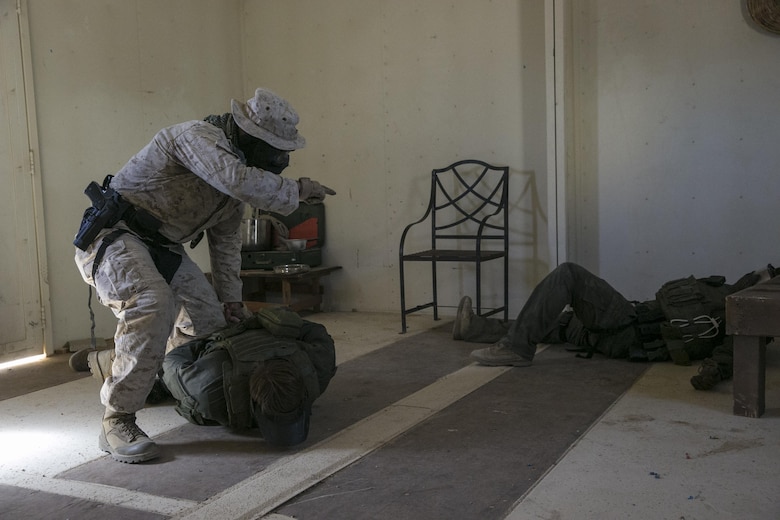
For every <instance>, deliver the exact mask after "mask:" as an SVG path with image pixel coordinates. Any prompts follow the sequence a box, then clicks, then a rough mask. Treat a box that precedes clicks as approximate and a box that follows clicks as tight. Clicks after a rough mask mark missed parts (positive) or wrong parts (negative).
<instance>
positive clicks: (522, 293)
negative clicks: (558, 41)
mask: <svg viewBox="0 0 780 520" xmlns="http://www.w3.org/2000/svg"><path fill="white" fill-rule="evenodd" d="M28 4H29V23H30V31H31V38H32V61H33V70H34V82H35V83H34V85H35V95H36V98H37V114H38V129H39V134H40V149H41V176H42V183H43V192H44V205H45V208H44V210H45V217H46V236H47V254H48V265H49V273H48V274H49V276H48V280H47V281H48V283H49V285H50V289H51V303H52V317H51V318H52V323H53V331H54V332H53V334H54V338H53V341H52V343H53V344H54V345H55V347H56V346H59V345H62V344H63V343H64V342H65V341H67V340H69V339H75V338H83V337H85V336H87V335H88V333H89V321H88V312H87V310H86V308H85V303H86V286H85V285H84V284H83V282H82V281H81V278H80V277H79V275H78V273H77V271H76V269H75V266H74V265H73V260H72V256H73V248H72V246H71V240H72V237H73V234H74V233H75V229H76V227H77V225H78V221H79V218H80V214H81V212H82V210H83V208H84V206H85V204H86V197H84V195H83V194H82V190H83V188H84V186H85V185H86V183H87V182H88V181H90V180H92V179H101V178H102V177H103V176H104V175H105V174H107V173H112V172H114V171H115V170H116V169H117V168H119V167H120V166H121V165H122V164H123V163H124V162H125V161H126V160H127V159H128V158H129V157H130V156H131V155H132V154H133V153H134V152H135V151H137V150H138V149H139V148H140V147H141V146H143V145H144V144H145V143H146V142H147V141H148V139H149V138H150V137H151V135H152V134H153V133H154V132H155V131H156V130H157V129H158V128H160V127H162V126H165V125H168V124H172V123H176V122H179V121H182V120H187V119H195V118H202V117H204V116H205V115H207V114H209V113H221V112H224V111H227V109H228V106H229V99H230V98H232V97H236V98H246V97H248V96H249V95H250V94H251V93H252V91H253V90H254V88H255V87H256V86H260V85H262V86H266V87H269V88H271V89H273V90H276V91H278V92H279V93H280V94H282V95H283V96H285V97H287V98H288V99H289V100H290V101H291V102H292V103H293V104H294V106H295V107H296V108H297V110H298V111H299V113H300V114H301V125H300V129H301V132H302V133H303V135H304V136H306V138H307V140H308V143H309V145H308V147H307V148H306V149H304V150H301V151H299V152H296V153H294V154H293V157H292V163H291V166H290V168H289V170H288V171H289V173H288V175H290V176H304V175H305V176H310V177H313V178H316V179H319V180H322V181H323V182H324V183H326V184H328V185H332V187H334V188H335V189H336V190H337V191H338V192H339V194H338V196H336V197H334V198H332V199H330V200H329V201H328V203H327V215H328V230H327V233H328V246H327V250H326V252H325V257H326V261H327V262H328V263H338V264H340V265H342V266H344V269H343V271H341V272H340V273H338V274H337V275H334V276H332V277H331V278H330V279H329V280H328V281H326V285H327V288H326V297H327V305H326V307H327V308H329V309H335V310H351V309H357V310H365V311H389V312H397V311H398V279H397V276H398V265H397V247H398V240H399V238H400V237H399V234H400V232H401V230H402V228H403V226H404V225H405V224H406V223H408V222H410V221H411V220H413V219H414V218H416V217H417V216H418V215H420V214H421V212H422V209H423V207H424V205H425V201H426V200H427V179H428V175H429V172H430V170H431V169H432V168H435V167H440V166H442V165H445V164H448V163H449V162H452V161H454V160H457V159H461V158H465V157H480V158H483V159H486V160H488V161H493V162H496V163H501V164H506V165H508V166H510V168H511V171H512V196H511V199H512V200H511V202H512V206H513V209H512V221H513V223H514V231H513V233H514V234H513V238H512V274H511V287H512V297H511V302H510V304H511V307H512V310H511V312H512V314H515V313H516V312H517V311H518V310H519V308H520V305H521V304H522V302H523V301H524V300H525V298H526V296H527V294H528V293H529V291H530V290H531V288H532V287H533V285H534V283H535V282H536V281H537V280H538V279H539V278H540V277H541V276H543V275H544V274H545V273H546V272H547V271H548V270H549V269H550V267H551V266H550V262H549V259H548V256H547V253H546V251H547V245H546V237H547V230H546V225H547V217H546V215H547V208H546V200H547V190H546V188H547V171H546V157H547V149H548V143H547V142H546V139H545V136H546V132H547V129H546V114H545V99H546V97H545V95H546V88H547V86H546V85H545V81H544V80H545V48H544V27H545V20H544V5H545V4H544V3H543V2H540V1H538V0H536V1H534V0H522V1H510V0H493V1H489V0H470V1H468V2H465V1H454V0H449V1H446V0H426V1H424V2H419V1H413V0H397V1H394V2H389V1H381V0H330V1H328V2H319V1H314V0H278V1H277V0H266V1H259V0H255V1H252V0H245V1H241V0H233V1H221V2H214V1H208V0H165V1H150V0H135V1H126V0H81V1H78V2H75V1H65V0H60V1H51V0H28ZM564 4H566V5H568V6H569V7H570V8H571V14H572V18H571V22H572V23H571V26H570V27H571V32H570V33H567V40H568V42H569V45H570V46H569V48H568V49H567V52H568V54H569V58H571V68H570V69H569V70H568V72H569V76H568V78H567V86H568V89H569V94H570V95H571V101H572V103H570V104H569V105H567V115H568V121H569V123H570V125H571V128H572V129H573V131H572V132H571V133H570V135H569V138H568V140H567V145H568V146H569V147H570V150H571V152H572V153H571V155H570V159H571V160H570V162H569V170H568V173H567V176H566V178H565V180H566V186H567V190H568V192H567V214H568V216H569V219H568V222H567V224H568V231H569V234H568V237H567V239H568V245H569V247H568V251H569V259H571V260H575V261H579V262H581V263H583V264H584V265H586V266H587V267H589V268H591V269H593V270H594V271H596V272H598V273H599V274H600V275H602V276H603V277H605V278H607V279H609V280H610V281H611V282H613V284H614V285H615V286H616V287H617V288H618V289H620V290H621V291H623V292H625V293H626V295H627V296H628V297H630V298H637V299H641V298H645V297H650V296H652V294H653V293H654V291H655V290H656V288H657V287H658V286H659V285H660V284H661V283H662V282H663V281H665V280H667V279H670V278H675V277H678V276H685V275H687V274H702V275H707V274H715V273H719V274H725V275H727V276H729V278H734V277H736V276H739V275H740V274H742V273H744V272H745V271H747V270H750V269H752V268H753V267H754V266H756V265H760V264H762V263H766V262H771V261H773V260H775V261H776V262H780V259H777V256H775V255H776V254H777V248H776V247H775V245H774V243H773V237H774V236H775V234H776V232H777V231H776V222H777V219H776V218H775V213H776V211H775V209H774V199H775V198H776V194H777V193H778V192H779V191H780V176H778V175H776V174H775V170H776V167H777V166H776V165H777V164H778V162H779V161H778V159H780V147H777V146H776V144H775V136H776V135H777V121H778V116H779V115H780V114H778V111H779V110H780V108H779V107H778V104H777V102H776V96H777V95H776V93H777V92H778V91H779V90H780V89H779V88H778V87H780V70H779V69H778V67H777V65H776V64H777V56H778V50H780V39H779V38H778V37H777V36H773V35H770V34H768V33H763V32H760V31H758V30H756V29H755V28H753V27H752V26H751V25H750V24H749V23H748V22H747V21H746V20H745V18H744V17H743V14H742V12H741V11H740V5H739V2H734V1H731V0H690V1H687V2H657V1H636V2H633V1H632V2H624V1H622V0H581V1H576V2H575V1H572V2H564ZM204 253H205V248H204V247H203V246H201V247H200V248H198V249H196V250H195V252H194V255H195V257H196V259H197V260H198V262H199V263H201V265H203V266H204V268H206V269H207V268H208V267H207V260H206V259H205V257H204V255H203V254H204ZM442 276H443V280H444V283H443V286H445V287H446V290H445V293H446V294H444V295H443V299H444V300H446V301H447V302H448V303H451V304H453V305H454V304H455V303H457V299H458V298H459V296H460V295H461V294H464V293H472V292H473V289H472V284H473V280H472V277H473V273H472V272H470V271H469V270H466V271H456V270H449V269H445V270H444V274H443V275H442ZM418 279H419V280H420V281H419V282H415V283H414V285H415V289H414V291H417V292H418V293H419V295H420V298H422V297H424V296H425V293H426V292H427V291H428V289H426V285H427V276H426V273H425V272H424V270H422V269H420V273H419V278H418ZM487 284H488V285H489V288H490V291H492V294H496V293H497V287H496V286H495V285H496V284H495V281H494V279H492V278H488V281H487ZM412 296H413V295H410V297H412ZM96 311H97V320H98V328H97V333H98V335H100V336H110V335H111V334H112V331H113V327H114V323H115V321H114V318H113V316H112V315H111V314H110V313H109V312H108V311H106V310H105V309H102V308H101V307H100V306H99V305H97V304H96ZM399 321H400V320H399Z"/></svg>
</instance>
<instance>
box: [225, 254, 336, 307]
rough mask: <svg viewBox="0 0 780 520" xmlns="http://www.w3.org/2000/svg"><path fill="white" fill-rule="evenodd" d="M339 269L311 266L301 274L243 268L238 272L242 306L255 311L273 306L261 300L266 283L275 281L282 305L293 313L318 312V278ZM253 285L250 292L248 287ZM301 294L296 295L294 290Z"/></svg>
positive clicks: (319, 303) (319, 287) (264, 293)
mask: <svg viewBox="0 0 780 520" xmlns="http://www.w3.org/2000/svg"><path fill="white" fill-rule="evenodd" d="M338 269H341V266H340V265H334V266H318V267H312V268H311V269H310V270H308V271H306V272H303V273H293V274H278V273H275V272H273V270H266V269H246V270H242V271H241V273H240V274H241V280H242V281H243V282H244V305H246V307H247V308H248V309H249V310H250V311H251V312H255V311H257V310H258V309H259V308H262V307H267V306H269V305H274V303H273V302H268V301H266V299H265V295H266V285H267V284H268V283H270V282H279V283H280V284H281V291H282V305H284V306H285V307H287V308H289V309H292V310H294V311H296V312H298V311H301V310H304V309H311V310H313V311H314V312H319V311H320V305H321V304H322V287H321V286H320V278H322V277H323V276H327V275H329V274H330V273H332V272H333V271H336V270H338ZM253 285H255V286H257V289H254V292H253V288H252V286H253ZM299 287H300V288H302V292H298V291H297V289H298V288H299Z"/></svg>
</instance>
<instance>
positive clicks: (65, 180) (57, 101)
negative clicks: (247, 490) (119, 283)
mask: <svg viewBox="0 0 780 520" xmlns="http://www.w3.org/2000/svg"><path fill="white" fill-rule="evenodd" d="M28 7H29V23H30V39H31V46H32V62H33V74H34V84H35V96H36V101H37V113H38V133H39V138H40V139H39V141H40V154H41V164H40V171H41V177H42V186H43V202H44V218H45V221H46V237H47V256H48V265H49V273H48V280H47V281H48V283H49V287H50V290H51V307H52V311H51V317H50V319H51V323H52V329H53V333H52V335H53V340H52V344H53V347H54V348H60V347H62V345H64V344H65V343H66V342H67V341H69V340H75V339H81V338H86V337H89V327H90V322H89V311H88V309H87V285H86V284H85V283H84V281H83V280H82V279H81V276H80V275H79V273H78V271H77V270H76V265H75V263H74V261H73V252H74V247H73V245H72V240H73V236H74V234H75V233H76V231H77V230H78V225H79V222H80V220H81V214H82V212H83V211H84V208H86V207H87V206H88V205H89V201H88V199H87V197H86V196H85V195H84V194H83V190H84V188H85V187H86V186H87V184H88V183H89V181H91V180H97V181H102V179H103V177H104V176H105V175H107V174H110V173H114V172H115V171H116V170H118V169H119V168H120V167H121V166H122V165H123V164H124V163H125V162H126V161H127V160H128V159H129V158H130V157H131V156H132V155H133V154H134V153H135V152H136V151H138V150H139V149H140V148H141V147H143V146H144V145H145V144H146V143H147V142H148V141H149V140H150V139H151V137H152V136H153V135H154V133H155V132H156V131H157V130H158V129H159V128H162V127H163V126H167V125H170V124H173V123H176V122H180V121H186V120H190V119H200V118H203V117H205V116H206V115H208V114H209V113H223V112H226V111H228V110H229V107H230V105H229V101H230V98H231V97H239V98H241V97H243V96H244V89H243V82H242V77H241V52H240V50H241V41H240V30H241V29H240V28H241V23H240V19H239V9H238V3H237V2H225V1H220V2H213V1H211V0H168V1H165V2H158V1H155V0H137V1H132V2H128V1H123V0H122V1H120V0H112V1H107V0H79V1H77V2H75V1H59V2H50V1H47V0H30V1H29V2H28ZM204 253H207V252H206V250H205V247H201V248H198V249H197V250H196V255H195V256H196V258H197V257H200V258H201V262H202V263H205V262H207V260H206V257H207V255H204ZM92 304H93V309H94V310H95V315H96V321H97V327H96V331H95V332H96V334H97V336H98V337H101V338H106V337H111V336H112V335H113V331H114V328H115V327H116V319H115V318H114V316H113V314H111V312H110V311H108V310H107V309H106V308H104V307H103V306H102V305H100V304H99V303H98V302H97V300H96V298H95V297H94V294H93V298H92Z"/></svg>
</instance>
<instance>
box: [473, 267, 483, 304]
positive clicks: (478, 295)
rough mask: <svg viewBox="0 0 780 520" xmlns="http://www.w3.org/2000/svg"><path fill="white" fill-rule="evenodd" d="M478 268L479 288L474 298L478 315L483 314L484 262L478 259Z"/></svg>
mask: <svg viewBox="0 0 780 520" xmlns="http://www.w3.org/2000/svg"><path fill="white" fill-rule="evenodd" d="M476 268H477V269H476V271H477V272H476V280H477V290H476V291H475V292H476V294H475V295H474V299H475V300H476V303H477V316H482V264H481V263H480V261H479V260H477V263H476Z"/></svg>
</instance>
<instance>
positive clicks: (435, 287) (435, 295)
mask: <svg viewBox="0 0 780 520" xmlns="http://www.w3.org/2000/svg"><path fill="white" fill-rule="evenodd" d="M431 280H432V281H433V320H434V321H436V320H438V319H439V293H438V285H437V280H436V260H434V261H432V262H431Z"/></svg>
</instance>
